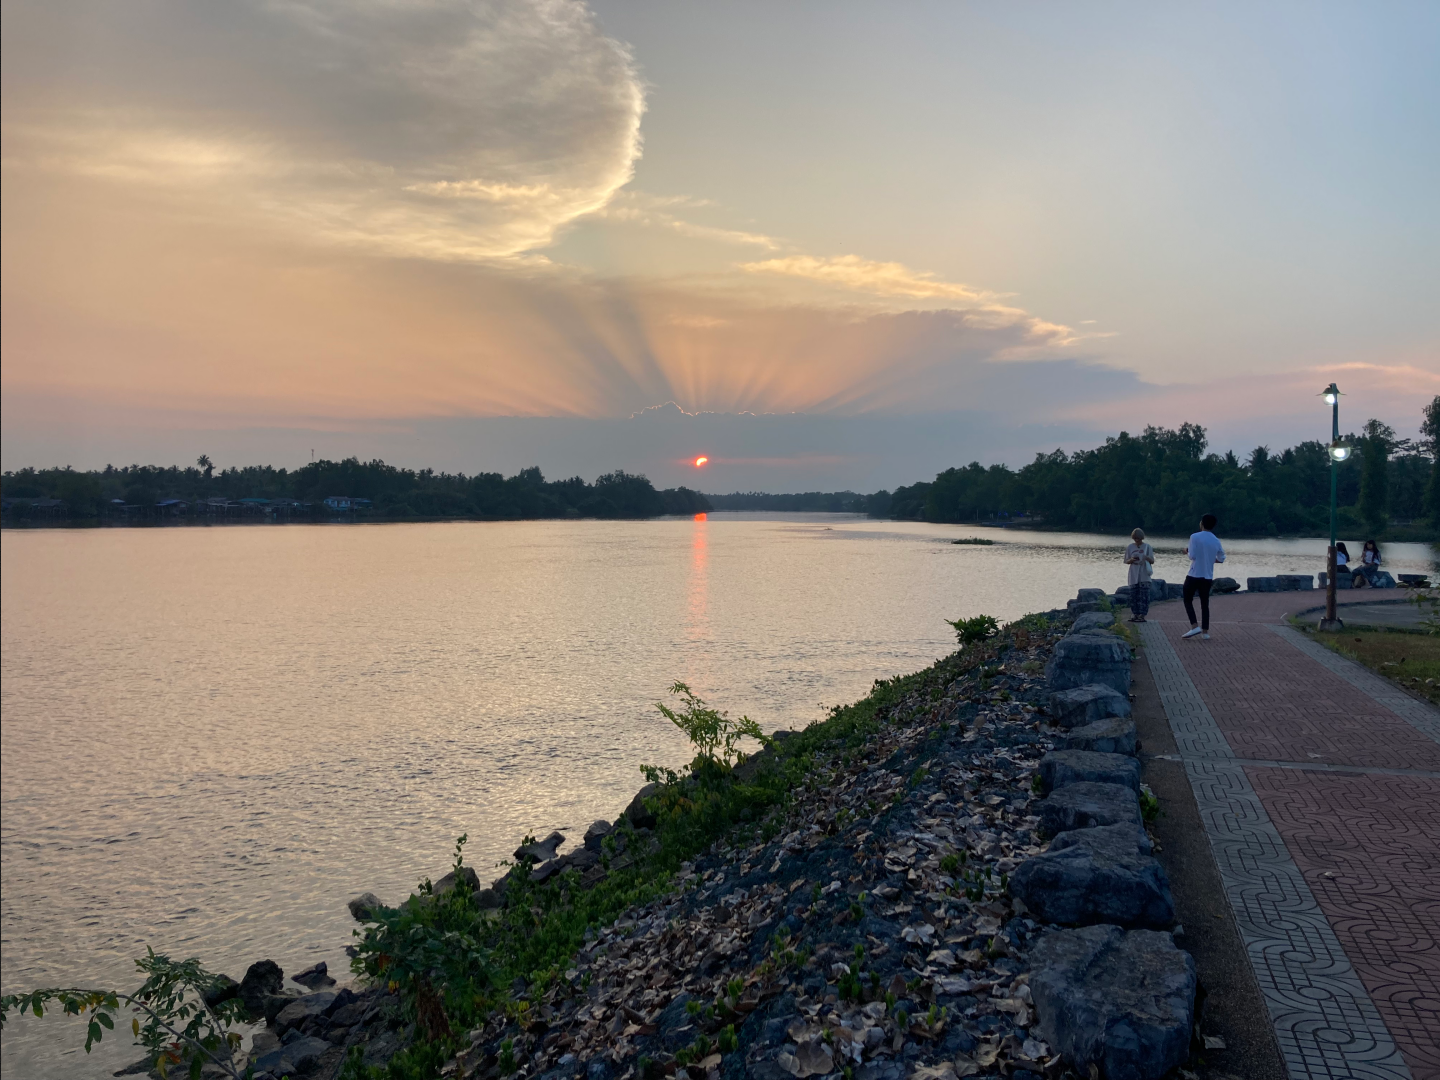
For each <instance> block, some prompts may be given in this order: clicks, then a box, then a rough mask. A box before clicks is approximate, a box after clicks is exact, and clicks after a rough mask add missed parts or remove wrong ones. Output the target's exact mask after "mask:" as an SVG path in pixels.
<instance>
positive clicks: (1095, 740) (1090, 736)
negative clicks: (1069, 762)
mask: <svg viewBox="0 0 1440 1080" xmlns="http://www.w3.org/2000/svg"><path fill="white" fill-rule="evenodd" d="M1125 704H1126V705H1127V706H1128V705H1129V704H1130V703H1129V702H1128V701H1127V702H1126V703H1125ZM1136 745H1137V744H1136V741H1135V721H1133V720H1126V719H1124V718H1122V717H1119V716H1112V717H1110V718H1109V719H1107V720H1096V721H1095V722H1094V723H1093V724H1085V725H1084V726H1083V727H1077V728H1071V729H1070V731H1069V732H1068V733H1067V734H1065V735H1062V736H1061V737H1060V739H1059V740H1058V743H1057V747H1058V749H1061V750H1093V751H1095V752H1096V753H1097V754H1134V753H1135V749H1136Z"/></svg>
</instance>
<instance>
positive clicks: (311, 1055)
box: [255, 1035, 330, 1076]
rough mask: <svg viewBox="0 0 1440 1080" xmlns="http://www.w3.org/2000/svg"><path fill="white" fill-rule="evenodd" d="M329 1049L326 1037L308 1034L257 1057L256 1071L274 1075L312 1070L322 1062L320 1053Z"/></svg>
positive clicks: (291, 1074) (294, 1073) (286, 1074)
mask: <svg viewBox="0 0 1440 1080" xmlns="http://www.w3.org/2000/svg"><path fill="white" fill-rule="evenodd" d="M329 1049H330V1044H329V1043H327V1042H326V1041H325V1040H324V1039H317V1038H314V1037H313V1036H308V1035H307V1036H306V1037H305V1038H303V1039H296V1040H295V1041H294V1042H292V1043H290V1044H289V1045H288V1046H282V1047H280V1048H279V1049H277V1050H271V1051H270V1052H269V1053H268V1054H262V1055H261V1056H260V1057H258V1058H256V1059H255V1071H256V1072H257V1073H267V1072H268V1073H270V1074H271V1075H272V1076H295V1075H297V1074H303V1073H307V1072H312V1071H313V1070H314V1069H315V1067H316V1066H318V1065H319V1064H320V1055H321V1054H323V1053H325V1051H326V1050H329Z"/></svg>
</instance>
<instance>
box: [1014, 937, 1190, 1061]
mask: <svg viewBox="0 0 1440 1080" xmlns="http://www.w3.org/2000/svg"><path fill="white" fill-rule="evenodd" d="M1029 959H1030V970H1031V974H1030V992H1031V994H1032V995H1033V997H1034V1001H1035V1013H1036V1016H1037V1017H1038V1019H1039V1024H1040V1030H1041V1032H1042V1033H1043V1034H1044V1036H1045V1039H1046V1041H1047V1042H1049V1043H1050V1045H1051V1046H1052V1047H1054V1048H1055V1049H1057V1050H1059V1051H1060V1052H1061V1053H1062V1054H1064V1055H1065V1057H1066V1058H1068V1059H1069V1061H1070V1063H1071V1065H1072V1066H1073V1067H1074V1069H1075V1070H1076V1072H1078V1073H1080V1074H1081V1075H1082V1076H1083V1075H1084V1074H1085V1073H1086V1072H1088V1071H1090V1068H1091V1066H1095V1067H1097V1068H1098V1069H1099V1071H1100V1075H1102V1076H1104V1077H1105V1078H1106V1080H1158V1078H1159V1077H1162V1076H1164V1075H1165V1074H1166V1073H1168V1072H1170V1070H1172V1069H1174V1068H1177V1067H1178V1066H1180V1065H1181V1064H1183V1063H1184V1062H1185V1059H1186V1057H1187V1056H1188V1055H1189V1052H1190V1033H1191V1025H1192V1024H1193V1022H1194V1015H1195V961H1194V960H1193V959H1192V958H1191V956H1190V954H1189V953H1186V952H1182V951H1181V950H1180V949H1177V948H1176V947H1175V942H1174V940H1173V939H1172V938H1171V937H1170V935H1169V934H1166V933H1163V932H1159V931H1155V930H1129V931H1126V930H1121V929H1120V928H1119V927H1118V926H1085V927H1081V928H1079V929H1076V930H1052V931H1050V932H1049V933H1047V934H1045V935H1044V936H1043V937H1042V938H1041V939H1040V940H1039V941H1038V942H1037V943H1036V945H1035V947H1034V948H1033V949H1031V951H1030V957H1029Z"/></svg>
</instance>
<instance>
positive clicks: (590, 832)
mask: <svg viewBox="0 0 1440 1080" xmlns="http://www.w3.org/2000/svg"><path fill="white" fill-rule="evenodd" d="M614 831H615V826H614V825H611V824H610V822H608V821H603V820H602V821H596V822H593V823H592V824H591V825H590V828H588V829H586V830H585V850H586V851H601V850H603V845H604V843H605V837H607V836H609V835H610V834H611V833H612V832H614Z"/></svg>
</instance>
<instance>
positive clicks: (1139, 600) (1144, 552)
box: [1125, 529, 1155, 622]
mask: <svg viewBox="0 0 1440 1080" xmlns="http://www.w3.org/2000/svg"><path fill="white" fill-rule="evenodd" d="M1130 540H1131V544H1130V546H1129V547H1127V548H1126V549H1125V565H1126V566H1128V567H1130V621H1131V622H1144V621H1145V616H1146V615H1147V614H1148V613H1149V611H1150V575H1151V573H1152V569H1151V568H1152V567H1153V566H1154V565H1155V549H1154V548H1152V547H1151V546H1150V545H1149V544H1147V543H1146V542H1145V530H1144V529H1136V530H1135V531H1134V532H1132V533H1131V534H1130Z"/></svg>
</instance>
